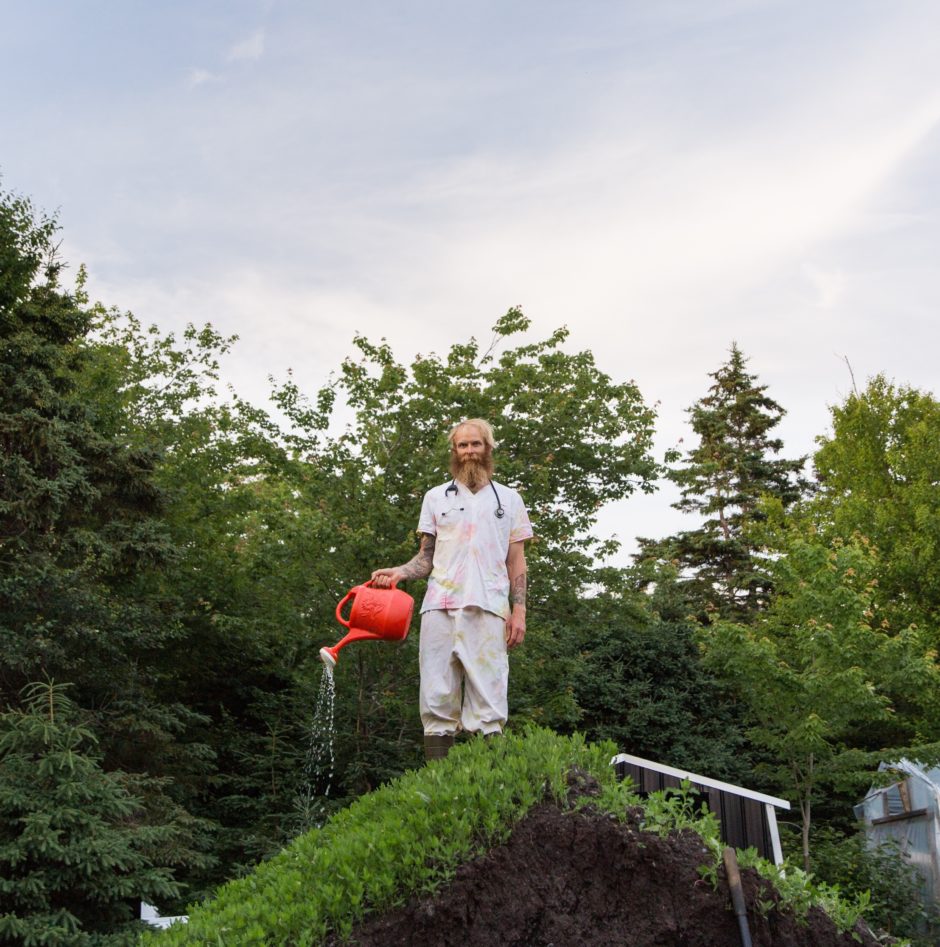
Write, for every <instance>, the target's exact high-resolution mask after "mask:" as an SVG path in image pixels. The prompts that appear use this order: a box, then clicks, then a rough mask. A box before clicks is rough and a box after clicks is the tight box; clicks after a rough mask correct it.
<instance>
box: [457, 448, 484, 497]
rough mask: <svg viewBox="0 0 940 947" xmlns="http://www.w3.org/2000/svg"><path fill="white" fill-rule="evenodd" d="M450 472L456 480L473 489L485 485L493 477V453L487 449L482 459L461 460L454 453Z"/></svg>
mask: <svg viewBox="0 0 940 947" xmlns="http://www.w3.org/2000/svg"><path fill="white" fill-rule="evenodd" d="M450 473H451V476H452V477H453V478H454V479H455V480H459V481H460V482H461V483H463V484H466V485H467V486H468V487H469V488H470V489H471V490H476V489H477V487H485V486H486V485H487V484H488V483H489V482H490V481H491V480H492V479H493V455H492V454H491V453H490V452H489V451H487V452H486V454H485V456H484V457H482V458H481V459H475V458H468V459H467V460H463V461H462V460H461V459H460V458H459V457H457V456H456V455H454V454H452V455H451V458H450Z"/></svg>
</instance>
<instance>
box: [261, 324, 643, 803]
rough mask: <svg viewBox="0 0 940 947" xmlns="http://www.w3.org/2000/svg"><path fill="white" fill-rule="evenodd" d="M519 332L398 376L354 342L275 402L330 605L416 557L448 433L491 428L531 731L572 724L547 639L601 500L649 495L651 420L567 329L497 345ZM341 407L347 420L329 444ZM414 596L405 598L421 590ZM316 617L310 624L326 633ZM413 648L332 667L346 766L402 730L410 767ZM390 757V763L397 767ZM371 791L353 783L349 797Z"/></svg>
mask: <svg viewBox="0 0 940 947" xmlns="http://www.w3.org/2000/svg"><path fill="white" fill-rule="evenodd" d="M528 327H529V321H528V319H527V318H526V317H525V316H524V315H523V314H522V313H521V312H520V311H519V310H518V309H512V310H510V311H509V312H508V313H507V314H506V315H505V316H503V317H502V318H501V319H500V320H499V321H498V322H497V323H496V325H495V326H494V338H493V342H492V344H491V345H490V347H489V348H488V349H486V350H482V349H481V347H480V346H479V345H478V343H477V342H476V341H475V340H470V341H469V342H468V343H465V344H460V345H454V346H452V347H451V349H450V351H449V353H448V355H447V356H446V358H440V357H438V356H435V355H428V356H419V357H417V358H416V359H415V361H414V363H413V364H412V365H411V366H410V368H407V367H405V366H403V365H401V364H399V363H398V362H397V361H396V360H395V358H394V356H393V353H392V351H391V348H390V347H389V346H388V344H387V343H384V342H383V343H381V344H379V345H376V344H374V343H371V342H369V341H367V340H366V339H364V338H361V337H357V338H356V340H355V344H356V347H357V348H358V350H359V353H360V359H359V360H358V361H357V360H353V359H347V360H346V361H345V362H344V363H343V365H342V368H341V372H340V375H339V377H338V378H337V379H336V380H335V381H334V382H333V383H332V384H331V385H328V386H327V387H325V388H323V389H322V390H321V391H320V392H319V394H318V396H317V398H316V400H315V402H314V403H312V404H311V403H310V402H308V401H307V400H305V399H304V398H303V397H302V395H301V393H300V391H299V389H298V387H297V386H296V385H295V384H293V383H289V384H287V385H285V386H283V387H282V388H281V390H280V391H279V392H278V395H277V397H278V400H279V404H280V406H281V408H282V410H283V411H284V412H285V413H286V414H287V415H288V417H289V418H290V419H291V420H292V421H294V422H295V429H294V430H293V431H292V432H291V433H290V434H289V435H288V438H287V442H288V444H289V445H290V446H291V447H292V448H293V449H294V451H295V452H296V454H297V457H298V466H297V468H296V474H297V476H298V480H297V482H296V489H298V490H299V491H300V492H301V496H300V497H299V498H298V506H300V505H304V506H306V507H307V510H308V511H311V512H314V513H315V515H314V516H313V517H311V518H310V519H309V520H307V521H308V522H310V523H311V524H316V528H317V530H318V531H320V535H319V540H320V541H319V543H316V542H312V543H310V544H309V545H308V546H307V548H308V549H317V548H320V549H323V548H326V549H328V550H329V555H327V556H321V558H320V559H319V560H318V561H317V563H316V572H317V577H318V579H319V581H320V582H321V583H322V584H324V585H325V586H326V587H327V588H329V589H331V590H332V594H331V595H329V596H328V597H327V602H328V603H332V602H333V601H335V600H337V599H338V598H339V596H341V595H342V594H343V592H344V591H345V589H346V588H348V587H349V585H350V584H351V583H352V582H353V581H361V580H362V578H363V577H365V576H367V575H368V574H369V573H370V572H371V571H372V569H373V568H375V567H376V566H377V565H381V564H387V563H394V562H400V561H404V560H406V559H409V558H410V557H411V555H413V551H414V548H415V547H414V542H415V539H414V528H415V522H416V520H417V512H418V509H419V506H420V501H421V496H422V494H423V493H424V491H425V490H427V489H429V488H430V487H431V486H433V485H435V484H437V483H440V482H441V481H442V480H444V479H445V478H447V477H448V474H447V466H448V445H447V440H446V435H447V432H448V430H449V428H450V427H451V426H452V425H453V424H454V423H456V422H457V421H459V420H461V419H463V418H465V417H473V416H479V417H486V418H488V419H490V420H491V422H492V423H493V425H494V429H495V433H496V438H497V441H498V454H497V477H498V478H499V479H500V480H502V481H504V482H507V483H509V484H510V485H512V486H515V487H517V488H518V489H520V491H521V492H522V495H523V497H524V498H525V501H526V504H527V506H528V508H529V510H530V514H531V516H532V519H533V524H534V527H535V531H536V533H537V536H538V541H537V542H536V543H535V544H533V546H532V548H531V549H530V551H529V562H530V577H531V581H530V588H531V593H530V602H529V614H528V624H529V626H530V630H531V631H530V635H529V637H528V638H527V645H526V648H525V649H524V650H523V652H522V653H520V654H518V655H514V656H513V662H514V665H515V668H514V670H513V672H512V674H511V680H512V681H513V682H514V683H513V685H512V686H513V705H514V708H519V707H525V709H526V712H527V714H529V715H530V716H531V717H534V718H536V719H539V720H541V721H543V722H544V723H548V724H564V723H571V722H572V721H573V719H575V716H576V709H575V707H574V705H573V703H572V699H571V696H572V695H571V687H570V669H571V667H572V664H571V662H572V660H573V658H574V653H573V651H572V650H571V648H570V647H569V648H566V647H565V645H564V644H561V645H560V644H559V642H560V638H561V635H564V631H563V629H565V628H572V627H577V624H578V622H579V620H580V618H581V616H580V610H581V601H580V600H581V596H582V594H583V592H584V590H585V588H586V587H587V585H588V583H590V582H591V581H592V580H593V579H594V576H595V571H594V565H593V561H594V556H595V555H600V556H603V555H604V554H606V553H607V552H608V551H609V550H610V548H611V547H610V545H609V544H606V543H604V542H601V541H598V540H597V539H596V538H595V537H594V536H593V535H592V533H591V527H592V526H593V524H594V522H595V519H596V514H597V510H598V509H599V508H600V506H601V505H603V504H604V503H605V502H607V501H609V500H613V499H618V498H622V497H625V496H628V495H629V494H630V493H632V492H633V491H634V490H636V489H642V490H651V489H652V480H653V477H654V475H655V473H656V465H655V464H654V463H653V461H652V459H651V458H650V456H649V453H648V451H649V444H650V439H651V434H652V421H653V414H652V412H651V411H650V409H649V408H647V407H646V406H645V405H644V404H643V401H642V398H641V396H640V393H639V391H638V390H637V388H636V387H635V386H634V385H633V384H632V383H615V382H613V381H612V380H611V379H610V378H609V377H608V376H606V375H604V374H603V373H601V372H600V371H598V369H597V367H596V365H595V364H594V360H593V357H592V355H591V353H589V352H579V353H576V354H569V353H567V352H565V351H564V350H563V349H562V344H563V343H564V341H565V339H566V337H567V332H566V331H565V330H558V331H557V332H555V333H553V334H552V335H551V336H550V337H549V338H548V339H546V340H544V341H541V342H536V343H528V344H522V345H519V346H517V347H515V348H506V349H505V350H504V351H502V352H498V348H499V346H501V345H503V344H504V343H506V342H507V341H508V340H509V339H510V338H511V337H512V336H514V335H517V334H520V333H522V332H524V331H525V330H526V329H528ZM338 398H342V400H343V401H344V402H345V403H346V404H347V405H348V406H349V408H351V410H352V411H353V413H354V414H353V418H354V419H353V421H352V422H351V424H350V425H349V426H348V427H347V429H346V430H345V431H343V432H341V433H339V434H338V435H332V434H331V433H330V431H329V424H330V420H331V417H332V412H333V407H334V403H335V400H336V399H338ZM301 519H303V517H301ZM268 535H270V534H268ZM307 557H308V558H309V553H307ZM422 590H423V589H422V587H421V586H419V587H418V588H417V589H415V590H413V591H415V592H416V593H417V595H419V596H420V594H421V592H422ZM327 608H329V610H330V611H331V608H330V605H328V606H327ZM324 611H325V613H321V614H322V622H323V624H322V625H320V626H319V627H321V628H322V627H324V626H325V627H327V628H328V627H329V622H330V617H329V612H328V611H326V610H324ZM559 629H562V630H561V631H560V632H559ZM553 636H554V637H553ZM321 640H322V639H321ZM568 640H569V641H570V640H571V639H570V638H569V639H568ZM411 647H413V646H412V645H410V644H409V645H407V646H406V647H405V648H402V649H397V650H391V649H385V651H384V652H383V653H381V654H380V653H378V651H377V650H376V649H374V648H373V649H369V648H368V647H362V648H361V649H359V650H358V651H357V652H356V654H355V657H354V658H353V656H352V655H350V657H351V658H353V660H352V661H350V662H349V664H353V661H354V662H355V664H354V670H355V673H356V677H357V680H356V682H355V684H354V685H353V686H352V687H351V688H350V686H349V685H348V684H346V683H344V680H343V678H344V675H345V671H344V666H343V663H342V662H341V664H340V667H339V668H338V672H337V673H338V675H339V681H340V685H339V693H340V695H344V694H348V693H350V692H352V693H354V694H356V695H359V696H358V697H357V700H356V705H355V707H348V706H347V707H341V709H340V712H342V713H346V714H349V716H350V717H352V718H353V719H355V720H356V727H357V734H359V735H360V739H359V743H358V745H357V747H356V751H355V753H354V754H352V755H353V756H354V757H355V758H356V759H359V760H362V759H363V758H364V754H367V752H368V751H367V744H371V743H373V742H375V745H377V746H381V747H382V748H383V752H386V751H388V750H389V749H390V746H389V745H388V740H389V739H390V738H391V736H392V735H393V734H401V733H402V732H403V729H404V732H407V733H409V734H410V736H409V739H408V742H407V744H406V746H405V747H403V749H406V752H407V754H408V758H409V759H410V758H411V754H413V752H414V749H413V748H414V738H415V737H416V736H417V729H416V719H415V714H414V711H413V709H412V707H411V705H412V704H413V699H414V698H413V695H414V693H415V687H416V685H415V677H414V673H415V661H414V655H413V654H412V653H411V652H410V650H409V648H411ZM379 650H381V649H379ZM402 659H404V660H405V662H407V663H403V661H402ZM347 666H349V665H347ZM522 685H525V686H526V688H529V687H531V690H523V687H522ZM376 693H383V694H385V695H386V696H387V697H388V698H389V699H391V700H393V701H394V702H396V703H397V706H396V709H395V713H394V714H392V715H391V716H386V713H387V710H388V709H389V707H390V705H389V704H388V703H386V702H383V703H382V704H374V703H373V702H372V699H373V698H372V695H374V694H376ZM342 699H343V697H342V696H341V697H340V700H342ZM403 714H404V717H403V716H402V715H403ZM514 715H515V710H514ZM517 719H518V717H517ZM407 721H414V722H411V723H408V722H407ZM379 733H382V734H386V735H387V736H382V737H379V736H378V735H379ZM366 736H367V739H364V738H365V737H366ZM377 737H378V740H377V741H376V738H377ZM395 739H396V740H397V739H398V737H397V736H396V737H395ZM403 762H404V758H402V757H401V756H399V762H398V763H397V765H398V766H399V767H400V766H401V764H402V763H403ZM368 785H369V782H368V781H367V780H365V781H364V782H363V783H362V784H361V788H367V786H368Z"/></svg>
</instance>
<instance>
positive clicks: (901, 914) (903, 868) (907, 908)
mask: <svg viewBox="0 0 940 947" xmlns="http://www.w3.org/2000/svg"><path fill="white" fill-rule="evenodd" d="M813 856H814V864H815V872H814V873H815V874H816V875H817V876H818V877H819V878H821V879H823V880H824V881H825V882H826V883H828V884H830V885H832V886H834V887H837V888H838V889H839V890H840V891H842V892H844V893H845V895H846V896H847V897H848V898H852V897H861V896H863V895H864V894H865V893H867V895H868V897H869V903H868V907H867V908H866V910H865V918H866V920H867V921H868V923H869V924H870V925H871V927H872V928H874V929H875V930H882V931H886V932H887V933H889V934H891V935H892V936H893V937H902V938H906V939H908V940H910V942H911V943H912V944H914V945H916V947H929V945H932V944H935V943H936V936H937V932H938V930H940V917H938V915H937V911H936V909H935V908H932V909H931V908H928V907H927V906H926V905H925V901H924V891H923V876H922V875H921V874H920V873H919V872H918V871H917V869H916V868H915V867H914V866H913V865H912V864H911V861H910V859H909V858H908V856H906V855H904V853H902V852H901V851H900V849H899V847H898V845H897V843H895V842H893V841H890V842H886V843H885V844H883V845H880V846H878V847H877V848H870V847H869V846H868V845H867V844H866V841H865V837H864V835H863V834H862V833H860V832H857V831H856V832H853V833H852V834H850V835H848V836H846V835H844V834H843V833H841V832H839V831H836V830H834V829H832V828H830V827H829V826H819V827H816V828H815V829H814V831H813Z"/></svg>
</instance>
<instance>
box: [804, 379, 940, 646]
mask: <svg viewBox="0 0 940 947" xmlns="http://www.w3.org/2000/svg"><path fill="white" fill-rule="evenodd" d="M819 444H820V446H819V450H818V451H817V452H816V455H815V457H814V459H813V460H814V464H815V467H816V472H817V476H818V478H819V481H820V491H819V494H818V496H817V497H816V498H815V499H814V501H813V503H812V505H811V507H810V510H809V512H810V514H811V515H812V516H813V518H814V521H815V522H817V524H818V526H819V528H820V530H822V531H824V532H826V533H827V534H828V535H835V536H840V537H842V538H843V539H848V538H849V537H851V536H853V535H854V534H856V533H859V534H861V535H863V536H865V537H867V538H868V539H869V540H870V541H871V542H872V543H873V544H874V546H875V547H876V548H877V549H878V552H879V567H878V571H877V578H878V593H877V598H878V601H879V603H880V604H881V606H882V608H883V609H884V611H885V615H886V616H887V620H890V622H891V623H892V624H893V625H895V627H903V626H905V625H909V624H910V623H912V622H915V623H918V624H920V625H922V626H927V627H931V628H933V630H934V634H935V635H938V632H940V495H938V491H937V470H938V469H940V402H938V401H937V399H936V398H935V397H934V396H933V395H931V394H930V393H928V392H924V391H917V390H916V389H913V388H909V387H906V386H895V385H893V384H891V383H890V382H888V381H887V380H886V379H885V377H884V376H883V375H878V376H876V377H875V378H873V379H872V380H871V381H870V382H869V383H868V386H867V387H866V389H865V390H864V391H863V392H861V393H860V394H852V395H850V396H849V397H848V398H847V399H846V401H845V403H844V404H841V405H837V406H835V407H833V408H832V434H831V435H829V436H826V437H821V438H819Z"/></svg>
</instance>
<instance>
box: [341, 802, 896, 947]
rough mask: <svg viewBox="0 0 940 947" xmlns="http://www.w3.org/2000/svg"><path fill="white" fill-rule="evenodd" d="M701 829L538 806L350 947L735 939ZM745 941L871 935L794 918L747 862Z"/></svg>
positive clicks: (356, 936) (845, 939) (637, 946)
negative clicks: (671, 828) (501, 839)
mask: <svg viewBox="0 0 940 947" xmlns="http://www.w3.org/2000/svg"><path fill="white" fill-rule="evenodd" d="M708 861H709V856H708V854H707V852H706V849H705V848H704V846H703V845H702V842H701V839H699V837H698V836H697V835H695V834H694V833H691V832H683V833H681V834H677V835H673V836H671V837H670V838H667V839H660V838H659V837H658V836H656V835H652V834H648V833H644V832H639V831H637V829H636V828H635V827H632V826H630V825H624V824H621V823H620V822H618V821H616V820H615V819H614V818H612V817H611V816H610V815H607V814H604V813H597V812H594V811H584V810H582V811H580V812H577V811H562V810H561V809H559V808H558V807H557V806H553V805H543V806H539V807H538V808H536V809H534V810H533V811H532V812H531V813H529V815H528V816H527V817H526V818H525V819H524V820H523V821H522V822H520V823H519V825H518V826H517V827H516V829H515V830H514V831H513V834H512V836H511V837H510V839H509V841H508V842H507V843H506V844H505V845H501V846H499V847H498V848H494V849H492V850H491V851H490V852H488V853H487V854H486V855H484V856H482V857H480V858H477V859H475V860H474V861H472V862H468V863H467V864H466V865H463V866H462V867H461V868H460V869H459V870H458V872H457V876H456V878H454V880H453V881H452V882H451V883H450V884H449V885H447V887H445V888H442V889H441V890H439V891H438V892H437V893H436V894H435V895H434V896H433V897H426V898H420V899H414V900H412V901H411V902H410V903H409V904H407V905H406V906H405V907H403V908H401V909H398V910H395V911H393V912H390V913H388V914H385V915H383V916H382V917H379V918H376V919H374V920H372V921H370V922H369V923H367V924H365V925H363V926H361V927H360V928H358V929H357V930H356V931H355V932H354V933H353V937H352V941H351V943H352V944H355V945H359V947H398V945H401V947H411V945H420V947H496V945H507V947H508V945H513V947H575V945H577V947H610V945H612V944H624V945H631V947H647V945H648V947H652V945H669V947H715V945H721V947H729V945H730V947H734V945H739V944H740V943H741V940H740V935H739V931H738V923H737V920H736V918H735V916H734V914H733V913H732V910H731V906H730V897H729V894H728V888H727V885H726V883H725V880H724V872H723V870H721V871H720V872H719V885H718V888H717V890H716V889H715V888H714V887H713V886H712V884H711V882H709V881H706V880H704V879H703V878H702V877H701V875H700V874H699V872H698V866H699V865H700V864H704V863H706V862H708ZM742 881H743V884H744V890H745V894H746V897H747V905H748V922H749V925H750V929H751V937H752V940H753V943H754V947H771V945H773V947H829V945H845V947H848V945H853V947H857V945H858V944H862V945H872V947H873V945H876V944H877V943H878V942H877V941H876V940H875V939H874V938H873V937H872V936H871V935H870V934H869V933H868V932H867V931H865V932H863V931H858V932H857V935H856V936H857V937H858V938H860V939H853V937H852V935H851V934H840V933H838V931H837V930H836V928H835V927H834V925H833V924H832V922H831V921H830V920H829V918H828V917H827V916H826V915H825V914H823V913H822V912H821V911H816V910H814V911H811V913H810V915H809V918H808V921H807V922H806V923H801V922H799V921H798V920H796V918H795V917H794V916H793V915H792V913H791V912H789V911H787V910H782V909H780V908H779V907H778V901H779V899H778V897H777V894H776V891H775V890H773V889H772V888H771V887H770V886H769V885H768V884H767V883H766V882H765V881H763V879H761V878H760V877H759V876H758V875H757V874H756V873H755V872H753V871H749V870H748V871H743V872H742Z"/></svg>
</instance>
